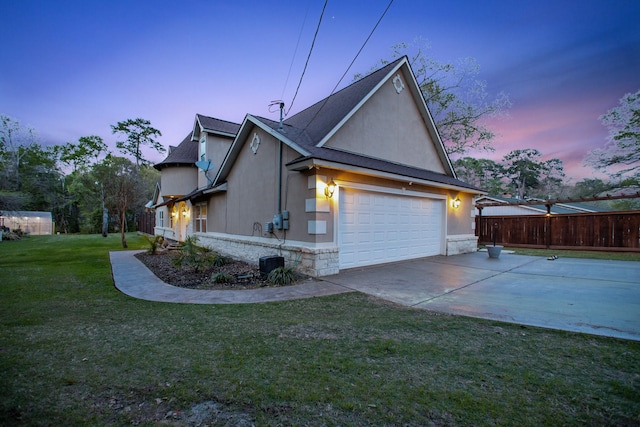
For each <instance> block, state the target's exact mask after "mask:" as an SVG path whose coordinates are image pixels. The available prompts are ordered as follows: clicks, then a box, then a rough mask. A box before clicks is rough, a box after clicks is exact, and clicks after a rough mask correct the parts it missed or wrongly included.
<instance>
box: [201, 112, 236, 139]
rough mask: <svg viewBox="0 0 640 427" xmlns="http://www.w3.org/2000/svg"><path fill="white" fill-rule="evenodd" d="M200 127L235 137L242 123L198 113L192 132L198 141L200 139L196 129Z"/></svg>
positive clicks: (214, 132) (210, 131)
mask: <svg viewBox="0 0 640 427" xmlns="http://www.w3.org/2000/svg"><path fill="white" fill-rule="evenodd" d="M200 129H202V130H203V131H205V132H208V133H213V134H216V135H221V136H228V137H231V138H235V136H236V135H237V134H238V131H239V130H240V125H239V124H238V123H233V122H229V121H226V120H220V119H216V118H214V117H209V116H204V115H202V114H196V118H195V122H194V123H193V132H192V133H191V140H192V141H196V140H197V139H198V137H197V136H196V130H200Z"/></svg>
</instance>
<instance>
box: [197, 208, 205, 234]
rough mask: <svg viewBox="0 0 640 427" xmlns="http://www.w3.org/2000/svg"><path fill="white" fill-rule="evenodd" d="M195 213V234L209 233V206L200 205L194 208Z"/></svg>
mask: <svg viewBox="0 0 640 427" xmlns="http://www.w3.org/2000/svg"><path fill="white" fill-rule="evenodd" d="M194 211H195V222H194V227H195V230H194V231H195V232H196V233H198V232H199V233H206V232H207V204H206V203H200V204H197V205H195V206H194Z"/></svg>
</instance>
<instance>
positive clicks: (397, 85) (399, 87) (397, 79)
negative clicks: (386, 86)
mask: <svg viewBox="0 0 640 427" xmlns="http://www.w3.org/2000/svg"><path fill="white" fill-rule="evenodd" d="M393 87H394V89H395V90H396V93H400V92H402V90H403V89H404V83H402V79H401V78H400V74H396V76H395V77H394V78H393Z"/></svg>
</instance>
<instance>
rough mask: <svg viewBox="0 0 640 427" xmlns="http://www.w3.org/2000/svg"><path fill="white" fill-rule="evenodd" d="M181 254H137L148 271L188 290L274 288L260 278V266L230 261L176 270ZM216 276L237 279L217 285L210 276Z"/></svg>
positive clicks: (174, 252)
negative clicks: (218, 265) (220, 265)
mask: <svg viewBox="0 0 640 427" xmlns="http://www.w3.org/2000/svg"><path fill="white" fill-rule="evenodd" d="M177 255H178V254H177V253H176V251H168V252H164V253H159V254H156V255H149V254H147V253H139V254H136V255H135V257H136V258H138V259H139V260H140V261H142V263H143V264H144V265H146V266H147V268H149V270H151V271H152V272H153V273H154V274H155V275H156V276H158V277H159V278H160V279H161V280H162V281H163V282H165V283H168V284H170V285H173V286H178V287H181V288H189V289H218V290H231V289H256V288H263V287H273V286H275V285H272V284H270V283H269V281H268V280H267V278H266V277H262V276H261V275H260V270H259V268H258V267H257V266H254V265H251V264H248V263H246V262H242V261H236V260H234V261H230V262H229V263H227V264H225V265H223V266H222V267H207V268H205V269H203V270H201V271H194V270H193V269H189V268H185V267H176V266H175V265H174V263H173V260H174V258H175V257H176V256H177ZM216 273H227V274H230V275H231V276H233V277H234V278H235V281H233V282H231V283H214V282H213V281H212V280H211V276H212V275H213V274H216Z"/></svg>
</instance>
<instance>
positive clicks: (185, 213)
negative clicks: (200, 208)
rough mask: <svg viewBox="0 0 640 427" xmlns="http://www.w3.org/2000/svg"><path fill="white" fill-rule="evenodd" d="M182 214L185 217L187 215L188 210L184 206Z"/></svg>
mask: <svg viewBox="0 0 640 427" xmlns="http://www.w3.org/2000/svg"><path fill="white" fill-rule="evenodd" d="M182 216H183V217H185V218H186V217H188V216H189V211H188V210H187V208H186V207H184V208H182Z"/></svg>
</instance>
